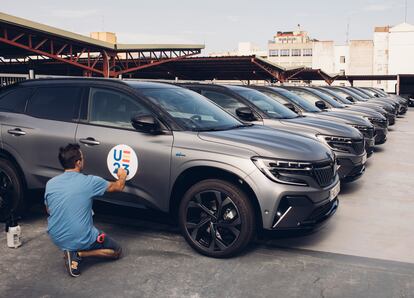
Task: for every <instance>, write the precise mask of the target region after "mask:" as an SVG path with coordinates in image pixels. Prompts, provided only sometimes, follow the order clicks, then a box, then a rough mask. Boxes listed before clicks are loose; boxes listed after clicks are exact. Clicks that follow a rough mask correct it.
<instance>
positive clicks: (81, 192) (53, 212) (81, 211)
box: [45, 172, 109, 251]
mask: <svg viewBox="0 0 414 298" xmlns="http://www.w3.org/2000/svg"><path fill="white" fill-rule="evenodd" d="M108 183H109V182H108V181H106V180H105V179H103V178H101V177H97V176H92V175H84V174H81V173H77V172H64V173H63V174H61V175H59V176H56V177H54V178H52V179H50V180H49V181H48V182H47V184H46V191H45V203H46V205H47V208H48V209H49V218H48V233H49V236H50V237H51V238H52V241H53V242H54V243H55V244H56V245H57V246H58V247H59V248H60V249H62V250H69V251H79V250H85V249H88V248H89V247H90V246H91V245H92V244H93V243H94V242H95V241H96V238H97V237H98V235H99V232H98V230H97V229H96V228H95V227H94V226H93V219H92V198H93V197H95V196H101V195H103V194H104V193H105V191H106V189H107V188H108Z"/></svg>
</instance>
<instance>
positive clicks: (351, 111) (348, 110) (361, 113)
mask: <svg viewBox="0 0 414 298" xmlns="http://www.w3.org/2000/svg"><path fill="white" fill-rule="evenodd" d="M330 111H333V112H344V113H349V114H352V115H356V116H362V117H374V118H381V119H382V118H383V116H382V115H381V114H379V113H378V112H375V111H372V110H371V111H369V110H360V109H359V108H344V109H331V110H330Z"/></svg>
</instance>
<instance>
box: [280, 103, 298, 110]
mask: <svg viewBox="0 0 414 298" xmlns="http://www.w3.org/2000/svg"><path fill="white" fill-rule="evenodd" d="M283 105H284V106H285V107H287V108H288V109H289V110H291V111H293V112H295V113H297V111H296V108H295V106H294V105H293V104H291V103H290V102H289V103H285V104H283Z"/></svg>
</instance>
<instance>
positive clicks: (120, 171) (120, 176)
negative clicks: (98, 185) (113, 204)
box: [106, 168, 127, 192]
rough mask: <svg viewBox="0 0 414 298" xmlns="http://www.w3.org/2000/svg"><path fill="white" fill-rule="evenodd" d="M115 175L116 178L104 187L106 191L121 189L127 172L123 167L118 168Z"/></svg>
mask: <svg viewBox="0 0 414 298" xmlns="http://www.w3.org/2000/svg"><path fill="white" fill-rule="evenodd" d="M116 175H117V176H118V180H117V181H114V182H109V185H108V188H107V189H106V191H107V192H115V191H122V190H123V189H124V187H125V182H126V177H127V172H126V171H125V169H124V168H119V169H118V172H117V173H116Z"/></svg>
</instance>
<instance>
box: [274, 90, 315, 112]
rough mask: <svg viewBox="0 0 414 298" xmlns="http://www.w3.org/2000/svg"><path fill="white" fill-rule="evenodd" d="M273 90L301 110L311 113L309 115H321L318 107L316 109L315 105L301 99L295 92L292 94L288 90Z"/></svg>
mask: <svg viewBox="0 0 414 298" xmlns="http://www.w3.org/2000/svg"><path fill="white" fill-rule="evenodd" d="M272 90H273V91H274V92H277V93H278V94H280V95H282V96H284V97H285V98H286V99H288V100H289V101H290V102H291V103H293V104H295V105H297V106H298V107H300V108H301V109H303V110H304V111H305V112H309V113H319V112H321V110H320V109H319V108H317V107H315V106H314V105H312V104H311V103H309V102H308V101H307V100H305V99H303V98H302V97H300V96H299V95H296V94H295V93H293V92H290V91H288V90H284V89H283V90H279V89H277V90H275V89H273V88H272Z"/></svg>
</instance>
